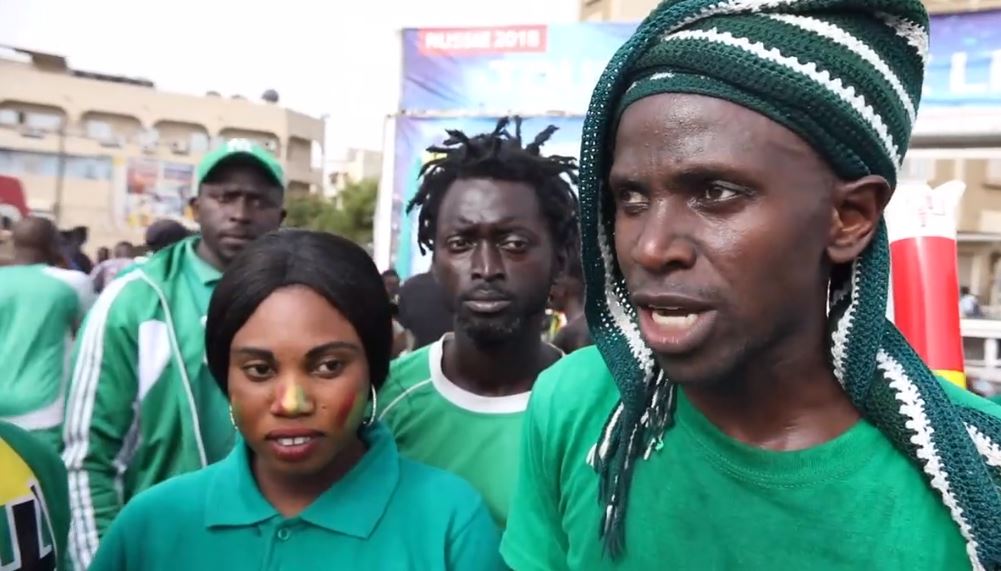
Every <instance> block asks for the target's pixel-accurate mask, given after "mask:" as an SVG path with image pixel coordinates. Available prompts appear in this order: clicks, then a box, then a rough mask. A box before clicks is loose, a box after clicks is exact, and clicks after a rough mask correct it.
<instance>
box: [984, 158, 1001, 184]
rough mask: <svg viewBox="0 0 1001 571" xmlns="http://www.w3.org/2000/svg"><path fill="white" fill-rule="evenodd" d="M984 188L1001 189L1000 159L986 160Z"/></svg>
mask: <svg viewBox="0 0 1001 571" xmlns="http://www.w3.org/2000/svg"><path fill="white" fill-rule="evenodd" d="M984 178H985V180H984V186H987V187H990V188H993V189H1001V159H987V176H986V177H984Z"/></svg>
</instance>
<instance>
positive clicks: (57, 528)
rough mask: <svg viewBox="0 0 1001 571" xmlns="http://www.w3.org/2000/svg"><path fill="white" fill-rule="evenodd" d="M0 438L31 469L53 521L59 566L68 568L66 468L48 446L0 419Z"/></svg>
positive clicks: (68, 516) (68, 522)
mask: <svg viewBox="0 0 1001 571" xmlns="http://www.w3.org/2000/svg"><path fill="white" fill-rule="evenodd" d="M0 440H3V441H4V442H6V443H7V444H8V445H9V446H10V447H11V448H13V449H14V451H15V452H17V454H18V456H20V457H21V459H22V460H24V463H25V464H27V465H28V467H29V468H31V471H32V473H34V475H35V478H36V479H37V480H38V485H39V486H40V487H41V489H42V495H43V496H44V499H45V509H46V510H47V511H48V516H49V520H50V521H51V522H52V534H53V535H54V536H55V537H54V538H53V539H54V541H55V544H56V555H57V557H58V563H57V565H58V567H57V568H58V569H61V570H62V569H69V566H68V565H69V558H68V557H67V555H66V537H67V536H68V535H69V528H70V513H69V497H68V496H69V493H68V491H67V487H66V467H65V466H63V463H62V462H61V461H60V459H59V455H58V454H56V452H55V450H53V449H52V448H51V446H49V445H47V444H45V443H44V442H41V441H39V440H37V439H36V437H35V436H34V435H32V434H31V433H29V432H26V431H24V430H22V429H20V428H18V427H16V426H14V425H13V424H9V423H6V422H0Z"/></svg>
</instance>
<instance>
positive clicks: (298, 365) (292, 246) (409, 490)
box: [90, 230, 503, 571]
mask: <svg viewBox="0 0 1001 571" xmlns="http://www.w3.org/2000/svg"><path fill="white" fill-rule="evenodd" d="M391 321H392V315H391V309H390V303H389V297H388V296H387V295H386V292H385V291H384V290H383V288H382V283H381V278H380V276H379V272H378V270H377V269H376V267H375V264H374V262H372V260H371V258H369V256H368V254H366V253H365V251H364V250H363V249H362V248H360V247H359V246H357V245H355V244H354V243H352V242H350V241H349V240H346V239H344V238H341V237H338V236H334V235H332V234H325V233H319V232H310V231H306V230H283V231H279V232H276V233H273V234H270V235H268V236H265V237H263V238H261V239H260V240H259V241H258V242H257V243H255V244H254V245H253V246H251V247H250V248H248V249H247V251H246V252H244V253H243V254H242V255H241V256H240V257H238V258H237V259H236V261H234V262H233V264H232V265H231V266H230V267H229V268H228V269H227V271H226V273H225V274H224V275H223V278H222V281H220V283H219V286H218V288H217V289H216V291H215V293H214V294H213V296H212V302H211V305H210V307H209V314H208V323H207V325H206V333H205V345H206V348H207V356H208V364H209V368H210V369H211V371H212V374H213V376H214V377H215V379H216V380H217V381H218V383H219V387H220V388H221V389H222V392H223V393H225V394H226V395H227V396H228V398H229V401H230V405H231V411H232V418H233V422H234V424H235V425H236V427H237V429H238V431H239V433H240V435H241V437H242V438H241V441H240V442H239V444H238V445H237V446H236V447H235V449H234V450H233V452H232V453H230V455H229V456H228V457H227V458H226V459H225V460H223V461H221V462H219V463H217V464H214V465H212V466H209V467H208V468H205V469H203V470H200V471H198V472H194V473H192V474H186V475H184V476H180V477H177V478H174V479H172V480H169V481H167V482H164V483H162V484H160V485H158V486H156V487H154V488H152V489H150V490H148V491H146V492H144V493H142V494H140V495H139V496H138V497H136V498H135V499H133V501H131V502H130V503H129V504H128V505H127V506H125V509H124V510H123V511H122V513H121V515H120V516H119V517H118V519H117V520H116V521H115V522H114V523H113V524H112V526H111V529H110V530H109V531H108V534H107V536H106V537H105V539H104V541H103V542H102V544H101V548H100V550H99V551H98V553H97V557H96V558H95V560H94V564H93V565H92V566H91V567H90V571H105V570H108V571H112V570H113V571H130V570H136V571H140V570H141V571H158V570H163V571H168V570H169V571H173V570H175V569H186V570H190V571H199V570H211V571H217V570H218V569H221V568H227V569H276V570H277V569H295V570H296V571H309V570H311V569H315V570H317V571H319V570H321V569H387V570H389V569H393V570H397V569H400V570H404V569H414V570H418V569H420V570H422V571H438V570H440V571H494V570H498V571H499V570H500V569H503V564H502V563H501V560H500V555H499V553H498V551H497V546H498V543H499V541H500V534H499V533H498V530H497V527H496V525H495V524H494V523H493V521H492V520H491V518H490V514H489V512H488V511H487V508H486V505H485V504H484V502H483V499H482V498H481V497H480V496H479V494H477V493H476V491H475V490H473V488H472V487H471V486H470V485H469V484H467V483H466V482H464V481H462V480H461V479H460V478H459V477H457V476H455V475H453V474H449V473H447V472H444V471H442V470H438V469H435V468H431V467H429V466H425V465H422V464H418V463H416V462H413V461H411V460H407V459H404V458H401V457H400V455H399V453H398V452H397V449H396V445H395V444H394V442H393V437H392V434H390V432H389V431H388V430H387V429H386V427H385V426H384V425H383V424H382V423H380V422H378V421H376V420H375V417H376V414H377V409H378V407H377V399H376V391H377V390H378V388H379V386H380V385H381V384H382V383H383V381H384V380H385V378H386V374H387V372H388V369H389V360H390V355H391V350H392V325H391Z"/></svg>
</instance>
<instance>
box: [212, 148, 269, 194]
mask: <svg viewBox="0 0 1001 571" xmlns="http://www.w3.org/2000/svg"><path fill="white" fill-rule="evenodd" d="M233 156H246V157H249V158H251V159H254V160H255V161H257V162H258V163H259V164H260V165H261V166H262V167H264V170H265V171H266V172H267V173H268V174H270V175H271V176H272V177H273V178H274V179H275V182H277V183H278V185H279V186H281V187H282V189H284V188H285V170H284V169H282V165H281V163H279V162H278V159H277V158H276V157H275V156H274V155H273V154H271V152H270V151H268V150H267V149H265V148H264V147H262V146H261V145H259V144H257V143H255V142H254V141H251V140H250V139H229V140H228V141H226V142H225V143H223V144H222V145H220V146H218V147H216V148H215V149H212V151H210V152H209V153H208V154H207V155H205V158H203V159H202V162H201V163H199V164H198V184H199V185H200V184H202V181H204V180H205V177H207V176H208V175H209V173H211V172H212V169H214V168H215V167H216V165H218V164H219V163H220V162H222V161H224V160H226V159H228V158H230V157H233Z"/></svg>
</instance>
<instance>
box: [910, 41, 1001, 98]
mask: <svg viewBox="0 0 1001 571" xmlns="http://www.w3.org/2000/svg"><path fill="white" fill-rule="evenodd" d="M936 59H938V58H935V57H932V56H929V58H928V63H929V66H928V69H929V70H932V69H935V67H936V66H934V65H932V62H934V61H935V60H936ZM978 60H979V61H980V62H983V61H984V60H988V61H989V63H988V64H987V65H986V67H987V77H986V78H982V80H981V81H977V82H974V81H971V80H970V69H971V58H970V54H969V53H968V52H954V53H953V54H952V55H950V56H949V70H948V72H949V81H948V84H946V85H943V86H942V87H944V88H946V89H947V90H948V92H949V95H953V96H971V95H998V94H1001V50H994V51H992V52H990V54H988V55H979V54H978V55H977V56H976V57H974V58H973V62H977V61H978ZM979 65H983V64H982V63H981V64H979ZM980 75H982V74H980ZM984 79H985V80H986V81H984ZM922 91H923V93H924V94H925V95H929V94H932V93H935V94H937V95H942V94H941V93H937V92H938V90H937V89H935V87H934V86H932V85H931V82H927V81H926V82H925V84H924V86H923V88H922Z"/></svg>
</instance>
